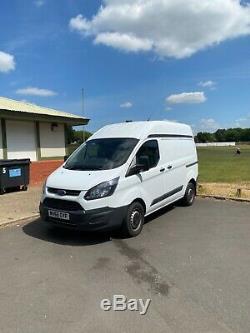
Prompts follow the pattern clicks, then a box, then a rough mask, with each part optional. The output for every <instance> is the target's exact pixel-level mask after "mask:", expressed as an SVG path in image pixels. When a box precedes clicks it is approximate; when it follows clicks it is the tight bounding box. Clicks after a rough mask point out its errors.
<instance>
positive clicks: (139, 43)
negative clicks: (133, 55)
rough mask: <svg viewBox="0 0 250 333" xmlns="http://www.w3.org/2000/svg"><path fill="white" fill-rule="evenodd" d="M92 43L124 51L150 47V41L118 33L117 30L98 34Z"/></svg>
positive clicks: (147, 49) (136, 50)
mask: <svg viewBox="0 0 250 333" xmlns="http://www.w3.org/2000/svg"><path fill="white" fill-rule="evenodd" d="M94 43H95V44H104V45H107V46H112V47H114V48H116V49H120V50H122V51H125V52H139V51H149V50H150V49H151V48H152V42H151V41H150V40H148V39H141V38H137V37H136V36H134V35H132V34H131V35H128V34H119V33H117V32H112V33H110V32H107V33H101V34H98V35H97V36H96V38H95V40H94Z"/></svg>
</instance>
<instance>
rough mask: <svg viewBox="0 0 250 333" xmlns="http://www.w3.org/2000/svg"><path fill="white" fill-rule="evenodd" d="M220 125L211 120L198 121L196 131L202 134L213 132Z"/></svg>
mask: <svg viewBox="0 0 250 333" xmlns="http://www.w3.org/2000/svg"><path fill="white" fill-rule="evenodd" d="M218 128H220V125H219V124H218V123H217V121H216V120H214V119H213V118H204V119H201V120H200V123H199V125H198V129H199V130H200V131H202V132H215V131H216V130H217V129H218Z"/></svg>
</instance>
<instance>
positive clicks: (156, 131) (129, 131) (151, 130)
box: [91, 121, 193, 139]
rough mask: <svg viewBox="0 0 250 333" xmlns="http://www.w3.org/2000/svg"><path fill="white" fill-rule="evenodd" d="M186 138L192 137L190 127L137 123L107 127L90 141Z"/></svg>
mask: <svg viewBox="0 0 250 333" xmlns="http://www.w3.org/2000/svg"><path fill="white" fill-rule="evenodd" d="M153 135H156V136H157V135H158V136H161V135H162V136H163V135H167V136H171V135H173V136H187V137H193V132H192V129H191V127H190V126H188V125H185V124H181V123H176V122H171V121H137V122H127V123H119V124H112V125H107V126H104V127H103V128H101V129H100V130H99V131H97V132H96V133H95V134H94V135H93V136H91V139H101V138H136V139H146V138H147V137H149V136H153Z"/></svg>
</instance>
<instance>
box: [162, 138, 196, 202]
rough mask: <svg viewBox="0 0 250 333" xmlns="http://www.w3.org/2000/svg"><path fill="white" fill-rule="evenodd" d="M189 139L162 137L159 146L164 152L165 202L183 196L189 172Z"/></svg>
mask: <svg viewBox="0 0 250 333" xmlns="http://www.w3.org/2000/svg"><path fill="white" fill-rule="evenodd" d="M188 141H191V140H189V139H175V138H170V139H160V140H159V147H160V151H161V152H162V166H163V167H164V169H165V172H164V177H163V178H164V180H163V181H164V184H165V198H164V204H165V205H166V204H167V203H170V202H172V201H174V200H178V199H179V198H181V197H183V195H184V192H185V183H186V173H187V168H186V164H187V153H188V150H187V149H186V145H185V144H186V143H188Z"/></svg>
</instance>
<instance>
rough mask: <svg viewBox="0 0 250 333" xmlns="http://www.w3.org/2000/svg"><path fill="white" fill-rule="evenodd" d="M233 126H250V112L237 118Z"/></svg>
mask: <svg viewBox="0 0 250 333" xmlns="http://www.w3.org/2000/svg"><path fill="white" fill-rule="evenodd" d="M233 127H241V128H250V114H248V115H246V117H244V118H239V119H236V120H235V123H234V125H233Z"/></svg>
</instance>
